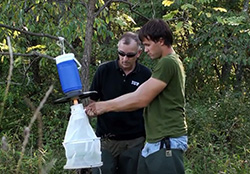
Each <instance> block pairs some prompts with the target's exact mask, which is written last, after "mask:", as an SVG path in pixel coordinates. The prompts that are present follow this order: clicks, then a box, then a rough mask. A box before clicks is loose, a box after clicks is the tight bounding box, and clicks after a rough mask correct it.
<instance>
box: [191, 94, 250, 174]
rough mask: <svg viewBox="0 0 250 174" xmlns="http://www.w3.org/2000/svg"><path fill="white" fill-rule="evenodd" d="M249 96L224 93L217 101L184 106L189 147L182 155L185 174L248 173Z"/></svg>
mask: <svg viewBox="0 0 250 174" xmlns="http://www.w3.org/2000/svg"><path fill="white" fill-rule="evenodd" d="M210 96H214V94H213V93H210ZM249 97H250V96H249V94H246V95H242V94H241V93H239V94H237V93H227V94H226V95H223V96H217V97H216V98H217V100H215V99H211V97H210V100H207V99H194V100H192V101H190V102H188V103H187V115H188V124H189V145H190V147H189V149H188V151H187V152H186V166H187V167H186V169H187V173H208V174H210V173H211V174H213V173H248V171H249V169H250V165H249V160H250V159H249V153H250V148H249V147H250V146H249V139H250V136H249V135H250V134H249V127H250V119H249V117H248V108H249V106H250V98H249Z"/></svg>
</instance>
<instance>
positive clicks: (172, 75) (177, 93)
mask: <svg viewBox="0 0 250 174" xmlns="http://www.w3.org/2000/svg"><path fill="white" fill-rule="evenodd" d="M157 61H158V62H157V63H156V65H155V67H154V70H153V74H152V78H155V79H159V80H161V81H163V82H165V83H166V84H167V86H166V87H165V88H164V90H163V91H162V92H161V93H160V94H159V95H158V96H156V97H155V98H154V100H153V101H152V102H151V103H150V104H149V105H148V106H147V107H146V108H145V110H144V119H145V129H146V135H147V136H146V139H147V142H149V143H154V142H157V141H159V140H161V139H162V138H164V137H180V136H183V135H186V134H187V125H186V116H185V109H184V105H185V73H184V68H183V65H182V62H181V60H180V59H179V56H178V55H177V54H169V55H167V56H166V57H163V58H160V59H158V60H157ZM152 85H153V84H152Z"/></svg>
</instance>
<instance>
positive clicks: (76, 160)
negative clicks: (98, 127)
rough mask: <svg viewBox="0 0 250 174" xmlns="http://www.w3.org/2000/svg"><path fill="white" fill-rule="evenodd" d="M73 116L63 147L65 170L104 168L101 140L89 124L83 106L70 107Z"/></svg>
mask: <svg viewBox="0 0 250 174" xmlns="http://www.w3.org/2000/svg"><path fill="white" fill-rule="evenodd" d="M70 108H71V116H70V120H69V123H68V127H67V130H66V134H65V137H64V142H63V146H64V148H65V151H66V158H67V163H66V165H65V166H64V169H80V168H92V167H99V166H102V162H101V143H100V138H98V137H96V135H95V132H94V131H93V128H92V127H91V125H90V124H89V120H88V117H87V115H86V113H85V111H84V109H83V105H82V104H76V105H73V106H71V107H70Z"/></svg>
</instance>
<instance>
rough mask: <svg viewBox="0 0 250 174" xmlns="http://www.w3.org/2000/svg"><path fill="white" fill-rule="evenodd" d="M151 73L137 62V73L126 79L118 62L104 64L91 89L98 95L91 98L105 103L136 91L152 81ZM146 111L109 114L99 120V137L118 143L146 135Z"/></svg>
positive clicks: (101, 116)
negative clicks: (144, 114) (148, 81)
mask: <svg viewBox="0 0 250 174" xmlns="http://www.w3.org/2000/svg"><path fill="white" fill-rule="evenodd" d="M150 76H151V71H150V70H149V69H148V68H147V67H145V66H144V65H142V64H140V63H136V67H135V69H134V71H132V72H131V73H130V74H128V75H127V76H126V74H125V73H124V72H123V70H122V69H121V68H120V67H119V66H118V60H115V61H109V62H106V63H103V64H101V65H100V66H99V67H98V69H97V71H96V73H95V76H94V78H93V82H92V84H91V87H90V90H91V91H92V90H95V91H97V92H98V95H96V96H95V97H91V99H92V100H95V101H98V100H100V101H105V100H109V99H113V98H116V97H119V96H121V95H123V94H126V93H129V92H133V91H135V90H136V89H137V88H138V87H139V86H140V85H141V84H142V83H143V82H145V81H146V80H147V79H149V78H150ZM142 114H143V109H139V110H136V111H132V112H109V113H105V114H103V115H100V116H98V117H97V126H96V134H97V136H98V137H102V138H103V137H108V138H110V139H115V140H129V139H134V138H137V137H140V136H145V130H144V121H143V115H142Z"/></svg>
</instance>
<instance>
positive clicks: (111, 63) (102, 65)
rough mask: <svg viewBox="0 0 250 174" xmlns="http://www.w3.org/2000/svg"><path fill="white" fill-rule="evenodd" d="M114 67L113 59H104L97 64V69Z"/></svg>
mask: <svg viewBox="0 0 250 174" xmlns="http://www.w3.org/2000/svg"><path fill="white" fill-rule="evenodd" d="M112 67H113V68H114V67H115V61H114V60H110V61H106V62H103V63H101V64H100V65H99V67H98V69H99V70H104V69H106V68H108V69H110V68H112Z"/></svg>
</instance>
